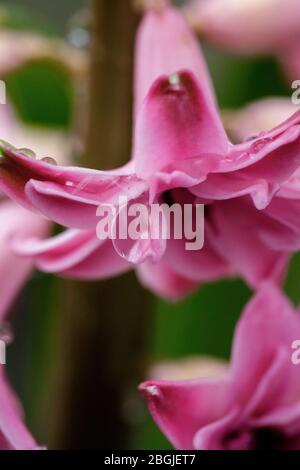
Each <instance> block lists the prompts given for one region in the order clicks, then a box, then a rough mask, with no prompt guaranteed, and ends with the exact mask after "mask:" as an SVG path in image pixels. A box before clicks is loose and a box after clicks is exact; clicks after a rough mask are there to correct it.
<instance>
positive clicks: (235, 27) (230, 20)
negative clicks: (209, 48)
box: [185, 0, 300, 80]
mask: <svg viewBox="0 0 300 470" xmlns="http://www.w3.org/2000/svg"><path fill="white" fill-rule="evenodd" d="M185 13H186V16H187V18H188V20H189V22H190V24H191V25H192V27H193V28H194V29H195V30H197V31H198V32H199V34H200V35H201V37H203V38H204V39H206V40H208V41H210V42H212V43H213V44H215V45H216V46H218V47H221V48H225V49H228V50H229V51H234V52H237V53H245V54H271V55H274V54H275V55H276V56H277V57H278V58H279V60H280V61H281V62H282V63H283V65H284V66H285V68H286V71H287V72H288V75H289V77H290V78H291V80H296V79H298V78H299V76H300V3H299V1H298V0H285V1H282V0H192V1H190V2H189V3H188V4H187V6H186V7H185Z"/></svg>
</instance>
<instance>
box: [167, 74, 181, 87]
mask: <svg viewBox="0 0 300 470" xmlns="http://www.w3.org/2000/svg"><path fill="white" fill-rule="evenodd" d="M169 83H170V85H171V86H174V87H177V86H179V85H180V75H179V73H173V74H172V75H170V76H169Z"/></svg>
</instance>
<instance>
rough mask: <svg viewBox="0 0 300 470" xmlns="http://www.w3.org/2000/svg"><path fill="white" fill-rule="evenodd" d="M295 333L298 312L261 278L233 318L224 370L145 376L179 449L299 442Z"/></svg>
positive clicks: (144, 389) (152, 405)
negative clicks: (183, 376)
mask: <svg viewBox="0 0 300 470" xmlns="http://www.w3.org/2000/svg"><path fill="white" fill-rule="evenodd" d="M299 338H300V318H299V315H298V313H297V312H295V311H294V308H293V307H292V306H291V305H290V304H289V302H288V300H287V299H286V298H285V297H284V296H283V295H282V294H281V293H280V291H279V290H278V289H277V288H276V287H274V286H273V285H272V284H265V285H264V286H263V287H262V288H261V289H260V290H259V292H258V293H257V294H256V295H255V297H254V298H253V299H252V300H251V301H250V303H249V304H248V306H247V307H246V309H245V311H244V313H243V314H242V317H241V319H240V321H239V323H238V326H237V328H236V332H235V336H234V341H233V348H232V357H231V365H230V369H229V371H228V373H226V372H225V373H224V372H222V373H221V374H220V375H219V376H218V375H216V376H214V377H212V376H211V374H209V377H207V378H203V377H201V378H199V379H193V380H183V381H182V380H181V381H176V380H168V381H161V380H159V381H157V380H154V381H153V380H151V381H148V382H146V383H144V384H142V385H141V386H140V390H141V393H142V394H143V396H144V397H145V399H146V400H147V403H148V406H149V410H150V412H151V414H152V417H153V419H154V420H155V422H156V423H157V425H158V426H159V427H160V429H161V430H162V432H163V433H164V434H165V435H166V436H167V438H168V439H169V440H170V442H171V443H172V444H173V445H174V447H176V448H177V449H197V450H246V449H248V450H259V449H273V450H275V449H281V450H283V449H300V419H299V412H300V400H299V396H300V395H299V392H300V375H299V370H298V367H299V366H297V364H298V363H299ZM293 348H294V349H293ZM297 348H298V349H297Z"/></svg>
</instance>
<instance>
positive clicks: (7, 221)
mask: <svg viewBox="0 0 300 470" xmlns="http://www.w3.org/2000/svg"><path fill="white" fill-rule="evenodd" d="M0 219H1V224H0V278H1V288H0V298H1V301H0V320H2V321H3V319H4V317H5V315H6V314H7V312H8V310H9V308H10V306H11V304H12V302H13V301H14V300H15V298H16V296H17V294H18V292H19V291H20V289H21V288H22V287H23V285H24V283H25V282H26V280H27V279H28V278H29V276H30V274H31V272H32V270H33V260H32V259H30V258H29V259H23V258H20V257H19V256H17V255H16V254H14V252H13V251H12V249H11V248H10V241H11V240H12V239H16V238H17V239H18V240H19V242H20V243H23V242H24V240H26V239H27V238H28V237H32V236H35V237H38V238H43V237H44V236H45V235H46V234H47V232H48V228H49V224H48V222H47V220H45V219H43V218H42V217H40V216H37V215H36V214H33V213H31V212H29V211H27V210H25V209H23V208H21V207H18V206H17V205H16V204H14V203H12V202H10V201H4V200H2V201H0Z"/></svg>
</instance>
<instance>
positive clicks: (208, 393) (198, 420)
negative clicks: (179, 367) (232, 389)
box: [140, 379, 228, 450]
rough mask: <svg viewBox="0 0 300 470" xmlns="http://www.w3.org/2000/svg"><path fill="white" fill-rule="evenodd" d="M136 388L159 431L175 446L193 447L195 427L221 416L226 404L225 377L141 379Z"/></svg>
mask: <svg viewBox="0 0 300 470" xmlns="http://www.w3.org/2000/svg"><path fill="white" fill-rule="evenodd" d="M140 391H141V392H142V394H143V396H144V397H145V399H146V400H147V403H148V406H149V410H150V413H151V415H152V417H153V419H154V421H155V422H156V424H157V425H158V426H159V428H160V429H161V431H162V432H163V433H164V434H165V435H166V436H167V438H168V439H169V441H170V442H171V443H172V444H173V445H174V447H175V448H176V449H186V450H188V449H194V443H193V441H194V436H195V434H196V433H197V431H198V430H199V429H201V428H202V427H203V426H206V425H207V424H209V423H211V422H213V421H215V420H217V419H219V418H221V417H222V416H223V415H224V414H225V413H226V411H227V408H228V384H227V381H226V379H219V380H211V379H207V380H201V381H185V382H155V381H151V382H145V383H144V384H142V385H141V386H140Z"/></svg>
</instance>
